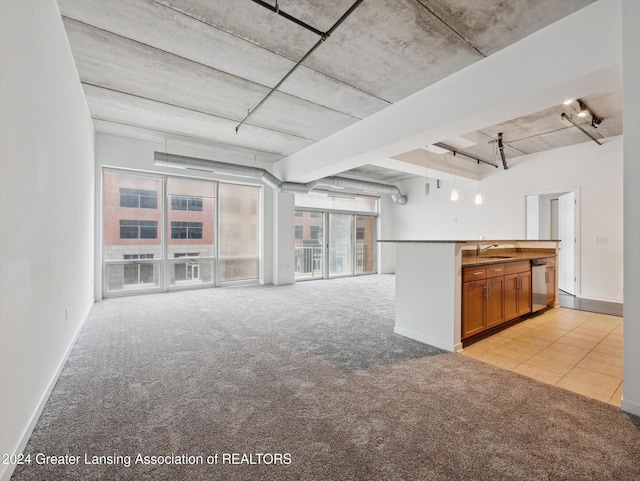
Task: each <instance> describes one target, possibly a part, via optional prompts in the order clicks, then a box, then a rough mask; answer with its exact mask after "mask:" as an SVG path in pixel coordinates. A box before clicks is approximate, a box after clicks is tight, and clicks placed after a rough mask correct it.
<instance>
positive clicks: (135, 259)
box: [102, 169, 261, 296]
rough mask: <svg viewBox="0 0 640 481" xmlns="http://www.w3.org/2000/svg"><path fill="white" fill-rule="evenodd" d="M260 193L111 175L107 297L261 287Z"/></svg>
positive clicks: (106, 186) (106, 206) (106, 210)
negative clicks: (252, 283) (244, 283)
mask: <svg viewBox="0 0 640 481" xmlns="http://www.w3.org/2000/svg"><path fill="white" fill-rule="evenodd" d="M260 191H261V189H260V187H254V186H246V185H235V184H225V183H218V182H215V181H209V180H198V179H189V178H184V177H173V176H163V175H150V174H149V175H145V174H137V173H132V172H129V171H128V172H120V171H115V170H111V169H105V170H104V171H103V192H102V194H103V211H102V217H103V219H104V227H103V262H104V268H103V292H104V294H105V296H110V295H118V294H126V293H129V292H132V291H136V292H141V291H144V292H152V291H162V290H169V289H178V288H192V287H198V286H215V285H217V284H219V283H221V282H227V281H238V280H257V279H258V278H259V275H260V230H261V229H260ZM218 210H220V211H221V212H222V213H221V214H220V215H219V214H218ZM218 215H219V217H220V219H219V221H218V220H217V219H216V216H218ZM216 226H219V227H216ZM218 229H219V232H218ZM218 240H219V242H218Z"/></svg>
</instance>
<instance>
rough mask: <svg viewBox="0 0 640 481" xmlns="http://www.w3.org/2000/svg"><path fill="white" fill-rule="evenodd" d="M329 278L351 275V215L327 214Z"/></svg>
mask: <svg viewBox="0 0 640 481" xmlns="http://www.w3.org/2000/svg"><path fill="white" fill-rule="evenodd" d="M328 250H329V277H339V276H349V275H353V274H354V272H353V215H351V214H329V244H328Z"/></svg>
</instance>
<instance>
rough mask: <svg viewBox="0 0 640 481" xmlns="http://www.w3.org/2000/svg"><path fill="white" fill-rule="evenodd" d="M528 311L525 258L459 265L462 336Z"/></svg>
mask: <svg viewBox="0 0 640 481" xmlns="http://www.w3.org/2000/svg"><path fill="white" fill-rule="evenodd" d="M530 312H531V264H530V262H529V261H528V260H526V261H516V262H507V263H499V264H490V265H487V266H482V267H465V268H463V269H462V339H468V338H469V337H471V336H475V335H476V334H479V333H481V332H483V331H486V330H487V329H491V328H493V327H496V326H499V325H500V324H503V323H505V322H507V321H510V320H512V319H515V318H517V317H520V316H522V315H525V314H528V313H530Z"/></svg>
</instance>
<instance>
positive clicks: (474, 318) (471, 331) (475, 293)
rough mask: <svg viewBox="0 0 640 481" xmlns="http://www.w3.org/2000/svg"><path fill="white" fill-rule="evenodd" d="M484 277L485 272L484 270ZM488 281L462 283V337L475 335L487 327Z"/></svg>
mask: <svg viewBox="0 0 640 481" xmlns="http://www.w3.org/2000/svg"><path fill="white" fill-rule="evenodd" d="M483 277H484V272H483ZM485 288H486V283H485V281H484V280H481V281H470V282H464V283H463V284H462V338H463V339H466V338H467V337H471V336H475V335H476V334H480V333H481V332H482V331H484V330H485V329H486V326H485V324H484V293H485V290H486V289H485Z"/></svg>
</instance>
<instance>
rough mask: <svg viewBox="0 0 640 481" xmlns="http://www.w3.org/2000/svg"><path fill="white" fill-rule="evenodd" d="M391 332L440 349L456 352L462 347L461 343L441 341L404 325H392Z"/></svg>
mask: <svg viewBox="0 0 640 481" xmlns="http://www.w3.org/2000/svg"><path fill="white" fill-rule="evenodd" d="M393 332H395V333H396V334H400V335H401V336H404V337H408V338H409V339H413V340H414V341H418V342H422V343H424V344H428V345H430V346H434V347H438V348H440V349H444V350H445V351H449V352H456V351H457V350H458V351H459V350H460V349H461V348H462V345H460V346H458V345H456V344H450V343H447V342H443V341H441V340H439V339H434V338H432V337H429V336H425V335H423V334H422V333H419V332H414V331H411V330H409V329H405V328H404V327H394V328H393Z"/></svg>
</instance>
